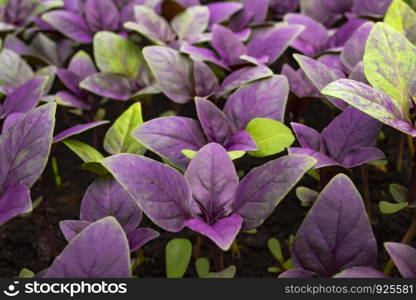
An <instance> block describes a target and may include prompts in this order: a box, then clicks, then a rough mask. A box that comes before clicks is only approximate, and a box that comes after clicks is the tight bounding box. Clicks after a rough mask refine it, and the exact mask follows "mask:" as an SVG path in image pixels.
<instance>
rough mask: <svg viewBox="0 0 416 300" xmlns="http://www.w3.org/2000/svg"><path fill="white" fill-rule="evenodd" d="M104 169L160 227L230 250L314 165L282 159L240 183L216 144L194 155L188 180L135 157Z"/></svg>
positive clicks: (123, 157) (107, 163)
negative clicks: (189, 232)
mask: <svg viewBox="0 0 416 300" xmlns="http://www.w3.org/2000/svg"><path fill="white" fill-rule="evenodd" d="M102 164H103V165H104V166H105V167H106V168H107V169H108V170H109V171H110V173H111V174H113V176H114V177H115V178H116V180H117V181H118V182H119V183H120V184H121V185H122V186H123V187H124V188H125V189H126V190H127V191H128V193H129V194H130V195H131V196H132V198H133V199H135V200H136V201H137V202H138V204H139V206H140V207H141V209H142V210H143V212H144V213H145V214H146V215H147V216H148V217H149V218H150V219H152V221H153V222H155V223H156V224H157V225H158V226H160V227H161V228H163V229H165V230H168V231H172V232H178V231H181V230H182V229H183V228H184V227H185V226H187V227H189V228H191V229H192V230H194V231H197V232H199V233H201V234H203V235H206V236H207V237H209V238H210V239H211V240H213V241H214V242H215V243H216V244H217V245H218V246H219V247H220V248H222V249H224V250H226V249H228V248H229V247H230V246H231V243H232V242H233V240H234V239H235V237H236V235H237V234H238V232H239V231H240V229H241V228H243V229H244V230H248V229H253V228H256V227H257V226H259V225H261V224H262V223H263V221H264V220H265V219H266V218H267V217H268V216H269V215H270V214H271V213H272V211H273V209H274V208H275V206H276V205H277V204H278V203H279V202H280V201H281V200H282V199H283V197H284V196H285V195H286V194H287V193H288V192H289V191H290V190H291V188H292V187H293V186H294V185H295V184H296V183H297V182H298V181H299V180H300V178H301V177H302V176H303V175H304V173H305V172H307V171H308V170H309V169H310V168H311V167H312V166H313V165H314V164H315V160H314V159H312V158H309V157H306V156H297V155H295V156H287V157H283V158H280V159H277V160H274V161H271V162H269V163H267V164H265V165H263V166H261V167H259V168H256V169H254V170H252V171H251V172H250V173H249V174H247V175H246V176H245V177H244V179H243V180H242V181H241V182H240V183H239V179H238V176H237V173H236V170H235V168H234V165H233V163H232V161H231V159H230V157H229V156H228V154H227V152H226V150H225V149H224V148H223V147H222V146H221V145H219V144H216V143H210V144H208V145H207V146H205V147H203V148H202V149H201V150H200V151H199V152H198V153H197V154H196V156H195V157H194V158H193V159H192V161H191V163H190V165H189V167H188V169H187V170H186V172H185V175H184V176H183V175H181V174H180V173H179V172H177V171H176V170H174V169H172V168H170V167H168V166H166V165H164V164H162V163H159V162H156V161H153V160H150V159H148V158H145V157H141V156H135V155H128V154H121V155H116V156H112V157H109V158H106V159H105V160H104V161H103V162H102Z"/></svg>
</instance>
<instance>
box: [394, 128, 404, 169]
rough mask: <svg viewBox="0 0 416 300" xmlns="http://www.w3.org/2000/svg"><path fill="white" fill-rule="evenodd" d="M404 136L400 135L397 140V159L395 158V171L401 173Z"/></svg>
mask: <svg viewBox="0 0 416 300" xmlns="http://www.w3.org/2000/svg"><path fill="white" fill-rule="evenodd" d="M405 139H406V138H405V135H404V134H401V135H400V140H399V149H398V150H397V157H396V171H397V172H401V171H402V168H403V152H404V144H405Z"/></svg>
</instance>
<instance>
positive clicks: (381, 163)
mask: <svg viewBox="0 0 416 300" xmlns="http://www.w3.org/2000/svg"><path fill="white" fill-rule="evenodd" d="M368 164H369V165H371V166H374V167H385V166H387V164H388V161H387V160H386V159H380V160H375V161H371V162H369V163H368Z"/></svg>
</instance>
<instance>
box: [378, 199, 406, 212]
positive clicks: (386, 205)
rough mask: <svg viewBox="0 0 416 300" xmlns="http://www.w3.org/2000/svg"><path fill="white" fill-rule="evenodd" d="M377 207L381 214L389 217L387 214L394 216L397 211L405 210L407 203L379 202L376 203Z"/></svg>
mask: <svg viewBox="0 0 416 300" xmlns="http://www.w3.org/2000/svg"><path fill="white" fill-rule="evenodd" d="M378 206H379V208H380V211H381V212H382V213H383V214H386V215H389V214H395V213H397V212H399V211H401V210H402V209H403V208H406V207H407V206H408V203H407V202H404V203H390V202H387V201H380V202H379V203H378Z"/></svg>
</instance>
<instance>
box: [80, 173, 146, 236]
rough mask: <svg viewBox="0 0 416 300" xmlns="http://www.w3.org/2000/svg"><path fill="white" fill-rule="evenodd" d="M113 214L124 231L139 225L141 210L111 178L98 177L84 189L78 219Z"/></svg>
mask: <svg viewBox="0 0 416 300" xmlns="http://www.w3.org/2000/svg"><path fill="white" fill-rule="evenodd" d="M108 216H113V217H115V218H116V219H117V221H118V222H119V223H120V225H121V226H122V227H123V229H124V231H126V232H130V231H133V230H134V229H136V228H137V226H139V224H140V221H141V218H142V212H141V210H140V208H139V206H138V205H137V203H135V202H134V200H133V199H132V198H131V197H130V196H129V194H128V193H127V192H126V191H125V190H124V189H123V187H122V186H121V185H120V184H119V183H118V182H117V181H116V180H114V179H113V178H98V179H96V180H95V181H94V182H93V183H92V184H91V185H90V186H89V187H88V190H87V191H86V193H85V195H84V198H83V199H82V203H81V211H80V219H81V220H85V221H89V222H95V221H97V220H99V219H101V218H104V217H108Z"/></svg>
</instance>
